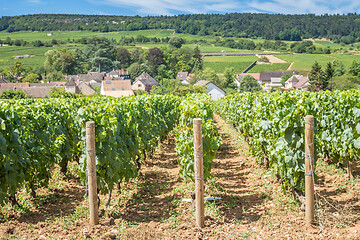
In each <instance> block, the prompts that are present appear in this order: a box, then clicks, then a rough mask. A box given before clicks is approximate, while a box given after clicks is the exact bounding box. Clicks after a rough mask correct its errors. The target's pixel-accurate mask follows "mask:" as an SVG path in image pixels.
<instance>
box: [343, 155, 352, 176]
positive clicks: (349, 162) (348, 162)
mask: <svg viewBox="0 0 360 240" xmlns="http://www.w3.org/2000/svg"><path fill="white" fill-rule="evenodd" d="M344 164H345V165H346V171H347V173H348V175H349V179H352V178H353V173H352V162H351V161H349V160H348V159H345V160H344Z"/></svg>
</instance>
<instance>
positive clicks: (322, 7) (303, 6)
mask: <svg viewBox="0 0 360 240" xmlns="http://www.w3.org/2000/svg"><path fill="white" fill-rule="evenodd" d="M249 7H251V8H254V9H257V10H259V11H263V12H272V13H283V14H303V13H314V14H324V13H329V14H335V13H340V14H341V13H349V12H350V13H353V12H355V11H358V10H359V9H360V2H359V1H358V0H347V1H339V0H273V1H265V2H264V1H259V0H257V1H252V2H250V3H249Z"/></svg>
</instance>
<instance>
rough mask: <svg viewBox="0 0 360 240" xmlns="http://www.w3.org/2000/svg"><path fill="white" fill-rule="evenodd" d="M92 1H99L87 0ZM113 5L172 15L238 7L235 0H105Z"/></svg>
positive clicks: (229, 9) (105, 2)
mask: <svg viewBox="0 0 360 240" xmlns="http://www.w3.org/2000/svg"><path fill="white" fill-rule="evenodd" d="M89 1H91V2H93V3H98V4H100V2H98V1H96V2H95V0H89ZM102 3H104V4H107V5H110V6H114V7H118V8H121V7H127V8H128V7H130V8H132V9H133V11H135V12H138V13H139V14H148V15H174V14H175V13H179V12H182V13H207V12H234V11H235V10H236V9H239V8H240V4H239V2H238V1H235V0H177V1H173V0H151V1H149V0H130V1H129V0H105V1H104V2H102Z"/></svg>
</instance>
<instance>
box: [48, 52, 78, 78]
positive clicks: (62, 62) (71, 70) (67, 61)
mask: <svg viewBox="0 0 360 240" xmlns="http://www.w3.org/2000/svg"><path fill="white" fill-rule="evenodd" d="M45 56H46V60H45V62H44V68H45V70H46V71H47V72H54V71H58V72H62V73H63V74H76V72H75V70H77V69H76V65H77V64H79V63H78V62H77V61H76V58H75V57H74V56H73V55H72V53H71V52H70V51H68V50H66V49H57V50H49V51H47V52H46V53H45Z"/></svg>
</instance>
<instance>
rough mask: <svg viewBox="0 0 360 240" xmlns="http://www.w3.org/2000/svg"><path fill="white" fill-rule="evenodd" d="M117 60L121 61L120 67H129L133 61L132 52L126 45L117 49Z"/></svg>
mask: <svg viewBox="0 0 360 240" xmlns="http://www.w3.org/2000/svg"><path fill="white" fill-rule="evenodd" d="M116 61H118V62H119V64H120V66H119V67H120V68H128V67H129V66H130V65H131V63H132V60H131V54H130V52H129V51H128V50H127V49H126V48H124V47H120V48H118V49H116Z"/></svg>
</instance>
